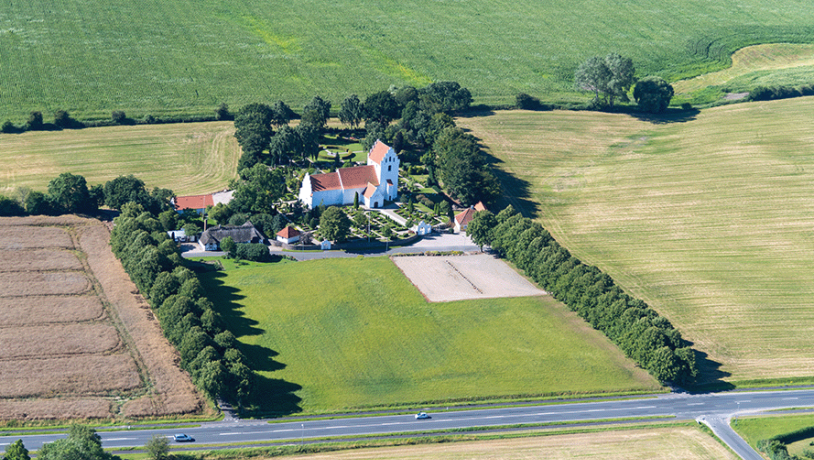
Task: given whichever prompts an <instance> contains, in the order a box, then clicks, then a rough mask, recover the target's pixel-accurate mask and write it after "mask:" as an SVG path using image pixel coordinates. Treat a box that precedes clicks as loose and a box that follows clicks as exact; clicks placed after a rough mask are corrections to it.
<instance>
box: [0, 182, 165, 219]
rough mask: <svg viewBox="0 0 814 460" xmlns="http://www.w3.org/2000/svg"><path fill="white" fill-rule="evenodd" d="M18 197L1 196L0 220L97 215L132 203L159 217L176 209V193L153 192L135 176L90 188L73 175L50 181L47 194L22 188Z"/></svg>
mask: <svg viewBox="0 0 814 460" xmlns="http://www.w3.org/2000/svg"><path fill="white" fill-rule="evenodd" d="M15 195H16V196H14V197H9V196H4V195H0V216H25V215H46V216H56V215H61V214H94V213H96V212H97V211H98V210H99V206H102V205H105V206H107V207H109V208H112V209H120V208H121V207H122V206H123V205H124V204H125V203H128V202H131V201H132V202H136V203H138V204H140V205H141V206H142V207H144V209H146V210H149V211H150V212H152V213H159V212H162V211H166V210H170V209H172V204H171V203H170V199H172V198H173V197H174V194H173V192H172V190H169V189H165V188H158V187H156V188H153V190H152V191H149V190H148V189H147V187H146V186H145V185H144V181H142V180H141V179H139V178H137V177H135V176H133V175H132V174H131V175H129V176H119V177H117V178H115V179H112V180H109V181H107V182H106V183H104V184H97V185H93V186H91V187H88V183H87V181H86V180H85V177H84V176H81V175H79V174H71V173H62V174H60V175H59V176H57V177H55V178H54V179H52V180H51V181H49V182H48V191H47V192H46V193H43V192H39V191H36V190H31V189H28V188H25V187H21V188H18V189H17V190H16V192H15ZM173 212H174V211H173ZM173 230H174V229H173Z"/></svg>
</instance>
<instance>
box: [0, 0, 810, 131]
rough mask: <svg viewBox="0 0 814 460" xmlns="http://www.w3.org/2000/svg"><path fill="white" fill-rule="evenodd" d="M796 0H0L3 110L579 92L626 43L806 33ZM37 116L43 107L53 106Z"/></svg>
mask: <svg viewBox="0 0 814 460" xmlns="http://www.w3.org/2000/svg"><path fill="white" fill-rule="evenodd" d="M812 25H814V20H812V16H811V10H810V5H809V4H808V3H806V2H800V1H795V0H780V1H776V2H765V1H761V0H742V1H739V2H736V3H735V2H731V1H724V0H716V1H706V0H689V1H686V2H682V4H681V7H680V8H676V7H675V4H674V3H671V2H666V1H663V0H656V1H653V0H630V1H626V2H609V1H606V0H599V1H593V2H578V3H574V2H572V1H568V0H551V1H545V2H512V1H506V0H490V1H486V0H471V1H452V0H432V1H430V0H411V1H407V2H379V1H373V0H361V1H359V0H335V1H331V2H328V1H325V0H302V1H298V2H293V3H285V4H283V3H280V2H268V1H259V0H241V1H234V2H222V1H216V0H167V1H161V2H132V1H125V0H109V1H104V2H87V1H81V0H48V1H46V0H29V1H13V0H0V121H4V120H5V119H10V120H12V121H13V122H15V123H18V124H19V123H22V122H24V121H25V117H26V116H27V114H28V112H29V111H31V110H41V111H43V112H44V113H46V115H50V114H51V113H53V112H54V111H55V110H58V109H65V110H68V111H69V112H71V113H72V114H73V115H74V116H76V117H77V118H80V119H103V118H109V117H110V113H111V111H112V110H123V111H125V112H126V113H127V115H128V116H130V117H133V118H141V117H143V116H145V115H148V114H152V115H154V116H168V115H183V114H211V113H212V110H213V109H214V108H215V107H216V106H217V105H218V104H220V103H221V102H227V103H228V104H230V105H231V106H232V107H239V106H241V105H244V104H246V103H249V102H256V101H262V102H273V101H275V100H278V99H282V100H284V101H286V102H287V103H289V104H291V105H292V106H293V107H295V108H300V107H302V105H303V104H304V103H305V102H306V101H307V100H308V99H310V98H311V97H312V96H313V95H315V94H320V95H322V96H324V97H327V98H328V99H331V100H333V101H334V106H335V107H338V106H339V103H340V102H341V100H342V98H344V97H346V96H348V95H349V94H351V93H358V94H359V95H361V96H365V95H367V94H370V93H372V92H374V91H379V90H382V89H387V88H388V87H389V86H390V85H396V86H403V85H407V84H410V85H414V86H423V85H426V84H427V83H430V82H432V81H438V80H456V81H459V82H460V83H461V84H462V85H464V86H466V87H468V88H470V89H471V90H472V93H473V95H474V97H475V101H476V103H487V104H507V103H512V102H513V100H514V96H515V95H516V94H517V93H518V92H527V93H530V94H532V95H536V96H540V97H542V98H543V99H544V100H547V101H562V102H569V101H586V100H587V99H588V98H589V96H587V95H581V94H577V93H575V92H574V89H573V84H572V81H573V74H574V70H575V69H576V67H577V66H578V65H579V64H580V63H581V62H583V61H584V60H585V59H586V58H588V57H590V56H594V55H605V54H607V53H609V52H619V53H621V54H623V55H626V56H629V57H631V58H632V59H633V60H634V62H635V63H636V66H637V68H638V69H639V71H638V75H639V76H645V75H649V74H660V75H662V76H664V77H665V78H667V79H668V80H670V81H675V80H678V79H680V78H686V77H693V76H696V75H700V74H703V73H706V72H709V71H713V70H720V69H723V68H725V67H727V66H728V65H729V64H730V59H729V56H730V54H731V53H732V52H734V51H735V50H737V49H739V48H742V47H744V46H747V45H753V44H761V43H809V44H810V43H814V33H812V30H814V28H812ZM46 118H48V117H47V116H46Z"/></svg>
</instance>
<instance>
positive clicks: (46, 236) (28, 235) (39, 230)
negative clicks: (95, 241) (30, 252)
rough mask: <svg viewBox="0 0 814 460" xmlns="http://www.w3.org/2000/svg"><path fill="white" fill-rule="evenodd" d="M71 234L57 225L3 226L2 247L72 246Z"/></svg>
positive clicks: (0, 241)
mask: <svg viewBox="0 0 814 460" xmlns="http://www.w3.org/2000/svg"><path fill="white" fill-rule="evenodd" d="M73 247H74V246H73V241H72V240H71V235H69V234H68V232H66V231H65V230H63V229H61V228H56V227H34V228H32V227H27V226H5V225H4V226H3V238H2V239H0V249H32V248H70V249H73Z"/></svg>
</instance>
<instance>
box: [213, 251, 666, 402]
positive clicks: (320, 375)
mask: <svg viewBox="0 0 814 460" xmlns="http://www.w3.org/2000/svg"><path fill="white" fill-rule="evenodd" d="M201 276H202V277H203V278H202V281H203V282H204V285H205V286H206V289H207V293H208V296H209V298H210V299H211V300H212V301H213V302H214V303H215V304H216V308H217V309H218V311H219V312H220V314H221V315H222V316H223V317H224V320H225V322H226V325H227V327H228V329H229V330H231V331H232V332H233V333H234V334H235V335H236V336H237V337H238V340H239V341H240V342H241V350H242V351H243V352H244V353H245V354H246V355H247V356H248V358H249V361H250V362H251V363H252V365H253V367H254V368H255V369H257V370H259V371H260V373H261V375H262V376H263V377H264V379H265V380H266V381H265V382H264V383H261V388H262V386H263V385H266V386H267V387H268V388H269V390H268V392H263V391H260V392H258V394H260V395H262V397H261V399H262V400H261V401H259V403H260V404H261V405H262V409H263V410H265V411H292V410H302V411H304V412H307V413H311V412H327V411H341V410H349V409H359V408H366V407H385V406H401V407H410V406H413V407H415V405H417V404H422V403H424V404H426V403H430V402H437V403H443V402H454V401H472V400H497V399H503V398H512V397H522V396H526V397H531V396H544V395H558V394H566V395H572V394H588V393H590V394H595V393H607V392H622V391H657V390H658V389H659V385H658V383H657V382H655V381H654V380H653V379H652V378H651V377H650V376H649V375H647V374H646V373H645V372H643V371H642V370H641V369H638V368H636V367H635V366H634V365H633V364H632V363H631V362H630V361H629V360H627V359H625V358H624V356H623V355H622V354H621V353H620V352H619V350H618V349H617V348H616V347H615V346H614V345H613V344H612V343H610V342H609V341H608V340H607V339H606V338H605V337H604V336H602V335H601V334H599V333H597V332H596V331H594V330H592V329H590V328H589V327H587V326H586V325H585V324H584V322H583V321H582V320H580V319H579V318H577V317H575V316H574V315H573V314H572V313H570V312H568V311H567V309H566V308H565V307H564V306H563V305H562V304H560V303H558V302H556V301H554V300H552V299H551V298H549V297H527V298H512V299H489V300H476V301H459V302H448V303H428V302H427V301H426V300H424V298H423V296H422V295H421V293H420V292H419V291H418V290H417V289H416V288H415V287H414V286H413V285H412V284H411V283H410V282H409V280H407V278H405V277H404V275H403V274H402V273H401V272H400V271H399V269H398V268H397V267H396V266H395V265H394V264H393V263H392V262H391V261H390V260H389V259H388V258H384V257H382V258H356V259H326V260H320V261H309V262H297V263H285V264H269V265H265V266H233V267H231V268H227V270H225V271H219V272H210V273H206V274H204V275H201ZM281 388H283V390H280V389H281ZM286 391H288V394H286V395H282V396H281V395H280V393H284V392H286ZM275 392H276V393H275ZM280 401H282V402H280ZM286 405H287V406H286ZM295 406H296V407H295Z"/></svg>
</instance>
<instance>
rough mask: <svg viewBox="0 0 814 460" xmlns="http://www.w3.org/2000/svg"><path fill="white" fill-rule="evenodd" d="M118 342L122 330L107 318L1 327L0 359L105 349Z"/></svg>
mask: <svg viewBox="0 0 814 460" xmlns="http://www.w3.org/2000/svg"><path fill="white" fill-rule="evenodd" d="M32 337H36V340H31V338H32ZM119 346H121V340H120V339H119V334H118V332H117V331H116V328H114V327H113V326H111V325H110V324H109V323H107V322H105V323H90V324H59V325H49V326H32V327H14V328H11V327H7V328H2V329H0V360H7V359H19V358H34V357H41V356H63V355H75V354H88V353H104V352H110V351H113V350H115V349H117V348H118V347H119Z"/></svg>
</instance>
